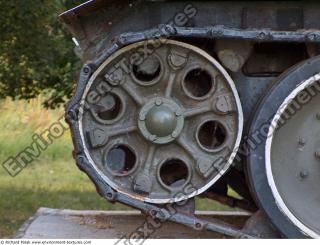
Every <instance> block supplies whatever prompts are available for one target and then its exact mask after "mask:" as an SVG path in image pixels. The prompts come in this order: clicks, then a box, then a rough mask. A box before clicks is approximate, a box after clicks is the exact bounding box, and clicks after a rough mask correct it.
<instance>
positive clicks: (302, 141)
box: [298, 137, 307, 146]
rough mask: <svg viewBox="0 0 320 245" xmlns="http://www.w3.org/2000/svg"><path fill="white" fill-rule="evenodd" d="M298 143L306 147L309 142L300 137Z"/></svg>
mask: <svg viewBox="0 0 320 245" xmlns="http://www.w3.org/2000/svg"><path fill="white" fill-rule="evenodd" d="M298 143H299V145H301V146H304V145H305V144H306V143H307V141H306V139H305V138H302V137H300V138H299V141H298Z"/></svg>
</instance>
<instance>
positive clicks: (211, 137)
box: [197, 120, 227, 151]
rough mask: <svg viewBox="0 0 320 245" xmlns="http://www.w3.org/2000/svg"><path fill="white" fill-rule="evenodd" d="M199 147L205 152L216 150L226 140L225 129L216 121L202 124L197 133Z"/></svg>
mask: <svg viewBox="0 0 320 245" xmlns="http://www.w3.org/2000/svg"><path fill="white" fill-rule="evenodd" d="M197 137H198V141H199V143H200V145H201V146H202V147H203V148H205V149H206V150H209V151H211V150H216V149H218V148H219V147H221V146H222V145H223V144H224V143H225V141H226V138H227V131H226V129H225V127H224V126H223V125H222V124H221V123H220V122H217V121H213V120H212V121H207V122H205V123H203V124H202V125H201V126H200V128H199V130H198V133H197Z"/></svg>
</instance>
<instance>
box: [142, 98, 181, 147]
mask: <svg viewBox="0 0 320 245" xmlns="http://www.w3.org/2000/svg"><path fill="white" fill-rule="evenodd" d="M138 125H139V129H140V131H141V133H142V135H143V136H144V137H145V138H146V139H147V140H149V141H152V142H153V143H157V144H166V143H169V142H171V141H173V140H175V139H176V138H177V137H178V136H179V135H180V133H181V131H182V129H183V125H184V117H183V115H182V110H181V108H180V107H179V106H178V105H177V104H176V103H175V102H173V101H171V100H168V99H165V98H156V99H154V100H151V101H150V102H149V103H147V104H146V105H145V106H144V107H143V108H142V110H141V112H140V114H139V123H138Z"/></svg>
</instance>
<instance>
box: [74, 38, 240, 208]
mask: <svg viewBox="0 0 320 245" xmlns="http://www.w3.org/2000/svg"><path fill="white" fill-rule="evenodd" d="M143 43H144V42H138V43H134V44H131V45H129V46H126V47H124V48H122V49H120V50H119V51H117V52H116V53H114V54H113V55H111V56H110V57H109V58H108V59H107V60H106V61H104V62H103V63H102V65H101V66H100V67H99V68H98V69H97V70H96V71H95V72H94V73H93V75H92V76H91V78H90V80H89V82H88V83H87V86H86V88H85V90H84V93H83V95H82V99H81V106H80V110H79V117H78V124H79V130H80V137H81V141H82V142H81V144H82V146H83V149H84V153H85V155H86V157H87V159H88V161H89V163H90V165H92V167H93V168H94V169H95V171H96V172H97V173H98V175H99V176H100V177H101V178H102V179H103V180H104V181H105V182H106V183H107V184H108V185H109V186H111V187H112V188H114V189H116V190H117V191H118V192H120V193H123V194H125V195H126V196H128V197H131V198H134V199H139V200H141V201H145V202H149V203H173V202H177V201H181V200H185V199H188V198H192V197H194V196H196V195H199V194H201V193H203V192H204V191H206V190H207V189H208V188H209V187H210V186H211V185H212V184H213V183H215V182H216V181H217V180H218V179H219V178H220V177H221V176H222V175H223V174H224V173H225V172H226V171H227V170H228V169H229V167H230V165H231V164H232V162H233V160H234V158H235V156H236V154H237V150H238V148H239V145H240V141H241V137H242V131H243V113H242V107H241V102H240V98H239V95H238V93H237V90H236V87H235V85H234V82H233V80H232V79H231V77H230V76H229V75H228V73H227V72H226V71H225V70H224V68H223V67H222V66H221V65H220V64H219V63H218V62H217V61H216V60H215V59H214V58H213V57H211V56H210V55H208V54H207V53H206V52H204V51H203V50H201V49H199V48H197V47H195V46H192V45H189V44H186V43H182V42H177V41H173V40H166V44H171V45H177V46H181V47H183V48H186V49H190V50H193V51H195V52H196V53H198V54H199V55H201V56H203V57H204V58H205V59H207V60H208V61H209V64H210V65H213V66H214V67H215V68H216V69H217V70H218V71H219V72H220V74H221V75H222V76H223V77H224V78H225V80H226V82H227V84H228V86H229V87H230V90H231V91H232V94H233V97H234V100H235V104H236V110H237V123H236V124H237V125H236V126H237V133H236V137H235V138H236V140H235V144H234V147H233V149H231V150H230V156H229V158H228V159H226V163H225V164H224V165H223V166H224V167H223V168H222V169H220V170H219V172H218V173H217V175H216V176H215V177H214V178H213V179H211V181H210V182H208V183H207V184H206V185H205V186H203V187H202V188H200V189H198V190H197V191H194V192H192V193H191V194H188V195H185V196H184V197H181V196H179V197H176V198H163V199H158V198H148V197H143V196H140V195H138V194H135V193H132V192H128V191H127V190H126V189H123V188H121V187H119V186H118V185H115V184H114V183H113V181H111V179H109V178H108V177H107V176H106V175H105V174H104V173H103V172H102V171H101V170H100V169H99V168H98V167H97V166H96V165H95V163H94V161H93V159H92V157H91V154H90V152H89V150H88V148H87V146H86V144H85V132H84V131H83V113H84V105H85V100H86V96H87V94H88V92H89V90H90V88H91V86H92V84H93V82H94V80H95V79H96V78H97V77H98V76H99V74H100V72H102V71H103V69H104V68H105V67H106V66H107V65H108V64H109V63H110V62H111V61H112V60H114V59H115V58H117V57H118V56H120V55H122V54H124V53H125V52H127V51H128V50H131V49H134V48H138V47H140V46H141V45H143Z"/></svg>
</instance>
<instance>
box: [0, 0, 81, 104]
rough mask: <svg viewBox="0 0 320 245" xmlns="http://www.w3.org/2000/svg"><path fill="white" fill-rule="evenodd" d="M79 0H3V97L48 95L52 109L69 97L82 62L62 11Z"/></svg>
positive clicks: (0, 40)
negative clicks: (65, 26) (76, 52)
mask: <svg viewBox="0 0 320 245" xmlns="http://www.w3.org/2000/svg"><path fill="white" fill-rule="evenodd" d="M82 2H84V0H83V1H81V0H78V1H71V0H64V1H63V0H10V1H8V0H0V6H1V8H0V98H5V97H8V96H9V97H11V98H13V99H31V98H34V97H37V96H38V95H39V94H45V95H46V96H45V98H46V101H45V106H47V107H50V108H54V107H56V106H59V105H61V104H62V103H64V102H65V100H66V99H68V98H69V97H70V96H71V93H72V91H73V88H74V84H75V80H76V73H77V70H78V68H79V65H80V64H79V61H78V59H77V57H76V56H75V54H74V52H73V43H72V41H71V36H70V35H69V34H68V32H67V31H66V30H65V29H64V28H63V26H62V24H61V23H60V22H59V20H58V15H59V13H62V12H63V11H65V10H66V9H69V8H71V7H73V6H76V5H78V4H80V3H82Z"/></svg>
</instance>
